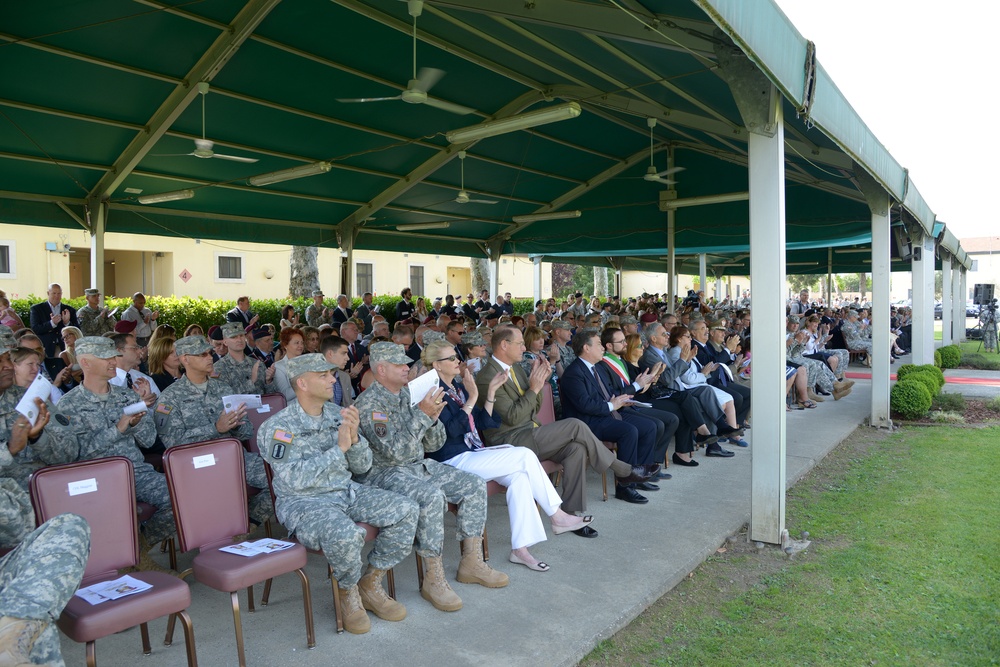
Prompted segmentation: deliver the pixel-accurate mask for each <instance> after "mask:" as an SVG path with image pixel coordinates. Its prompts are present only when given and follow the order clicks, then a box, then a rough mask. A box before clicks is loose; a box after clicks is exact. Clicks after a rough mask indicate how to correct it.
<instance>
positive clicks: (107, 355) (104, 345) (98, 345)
mask: <svg viewBox="0 0 1000 667" xmlns="http://www.w3.org/2000/svg"><path fill="white" fill-rule="evenodd" d="M85 354H89V355H93V356H95V357H97V358H98V359H111V358H112V357H120V356H122V353H121V352H119V351H118V349H117V348H116V347H115V342H114V341H113V340H111V339H110V338H105V337H104V336H84V337H83V338H81V339H80V340H78V341H76V356H78V357H82V356H83V355H85Z"/></svg>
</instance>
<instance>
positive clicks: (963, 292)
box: [958, 266, 969, 342]
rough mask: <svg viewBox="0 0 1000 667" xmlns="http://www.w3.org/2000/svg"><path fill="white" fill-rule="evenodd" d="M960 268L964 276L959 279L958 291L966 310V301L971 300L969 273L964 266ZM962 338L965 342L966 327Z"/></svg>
mask: <svg viewBox="0 0 1000 667" xmlns="http://www.w3.org/2000/svg"><path fill="white" fill-rule="evenodd" d="M960 270H961V272H962V278H961V280H959V286H958V291H959V294H960V299H959V302H960V303H961V304H962V305H963V308H962V310H965V308H964V305H965V302H966V301H968V300H969V283H968V279H969V273H968V272H967V271H966V270H965V267H964V266H963V267H961V269H960ZM964 321H965V320H963V322H964ZM960 340H961V341H963V342H964V341H965V327H962V332H961V337H960Z"/></svg>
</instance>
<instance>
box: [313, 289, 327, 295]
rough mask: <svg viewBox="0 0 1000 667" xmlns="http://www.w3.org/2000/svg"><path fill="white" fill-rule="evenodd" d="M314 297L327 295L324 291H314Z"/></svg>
mask: <svg viewBox="0 0 1000 667" xmlns="http://www.w3.org/2000/svg"><path fill="white" fill-rule="evenodd" d="M312 295H313V296H326V295H325V294H323V290H321V289H314V290H313V293H312Z"/></svg>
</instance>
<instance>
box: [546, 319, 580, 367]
mask: <svg viewBox="0 0 1000 667" xmlns="http://www.w3.org/2000/svg"><path fill="white" fill-rule="evenodd" d="M571 338H573V325H572V324H570V323H569V322H567V321H566V320H552V340H553V342H554V344H555V346H556V348H558V350H559V361H557V362H556V363H555V364H553V366H555V368H556V372H557V373H558V374H559V376H560V377H562V371H564V370H566V369H567V368H569V365H570V364H572V363H573V362H574V361H576V354H575V353H574V352H573V348H572V347H570V345H569V341H570V339H571Z"/></svg>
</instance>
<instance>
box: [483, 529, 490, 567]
mask: <svg viewBox="0 0 1000 667" xmlns="http://www.w3.org/2000/svg"><path fill="white" fill-rule="evenodd" d="M483 562H484V563H489V562H490V537H489V535H488V534H487V533H486V526H483Z"/></svg>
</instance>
